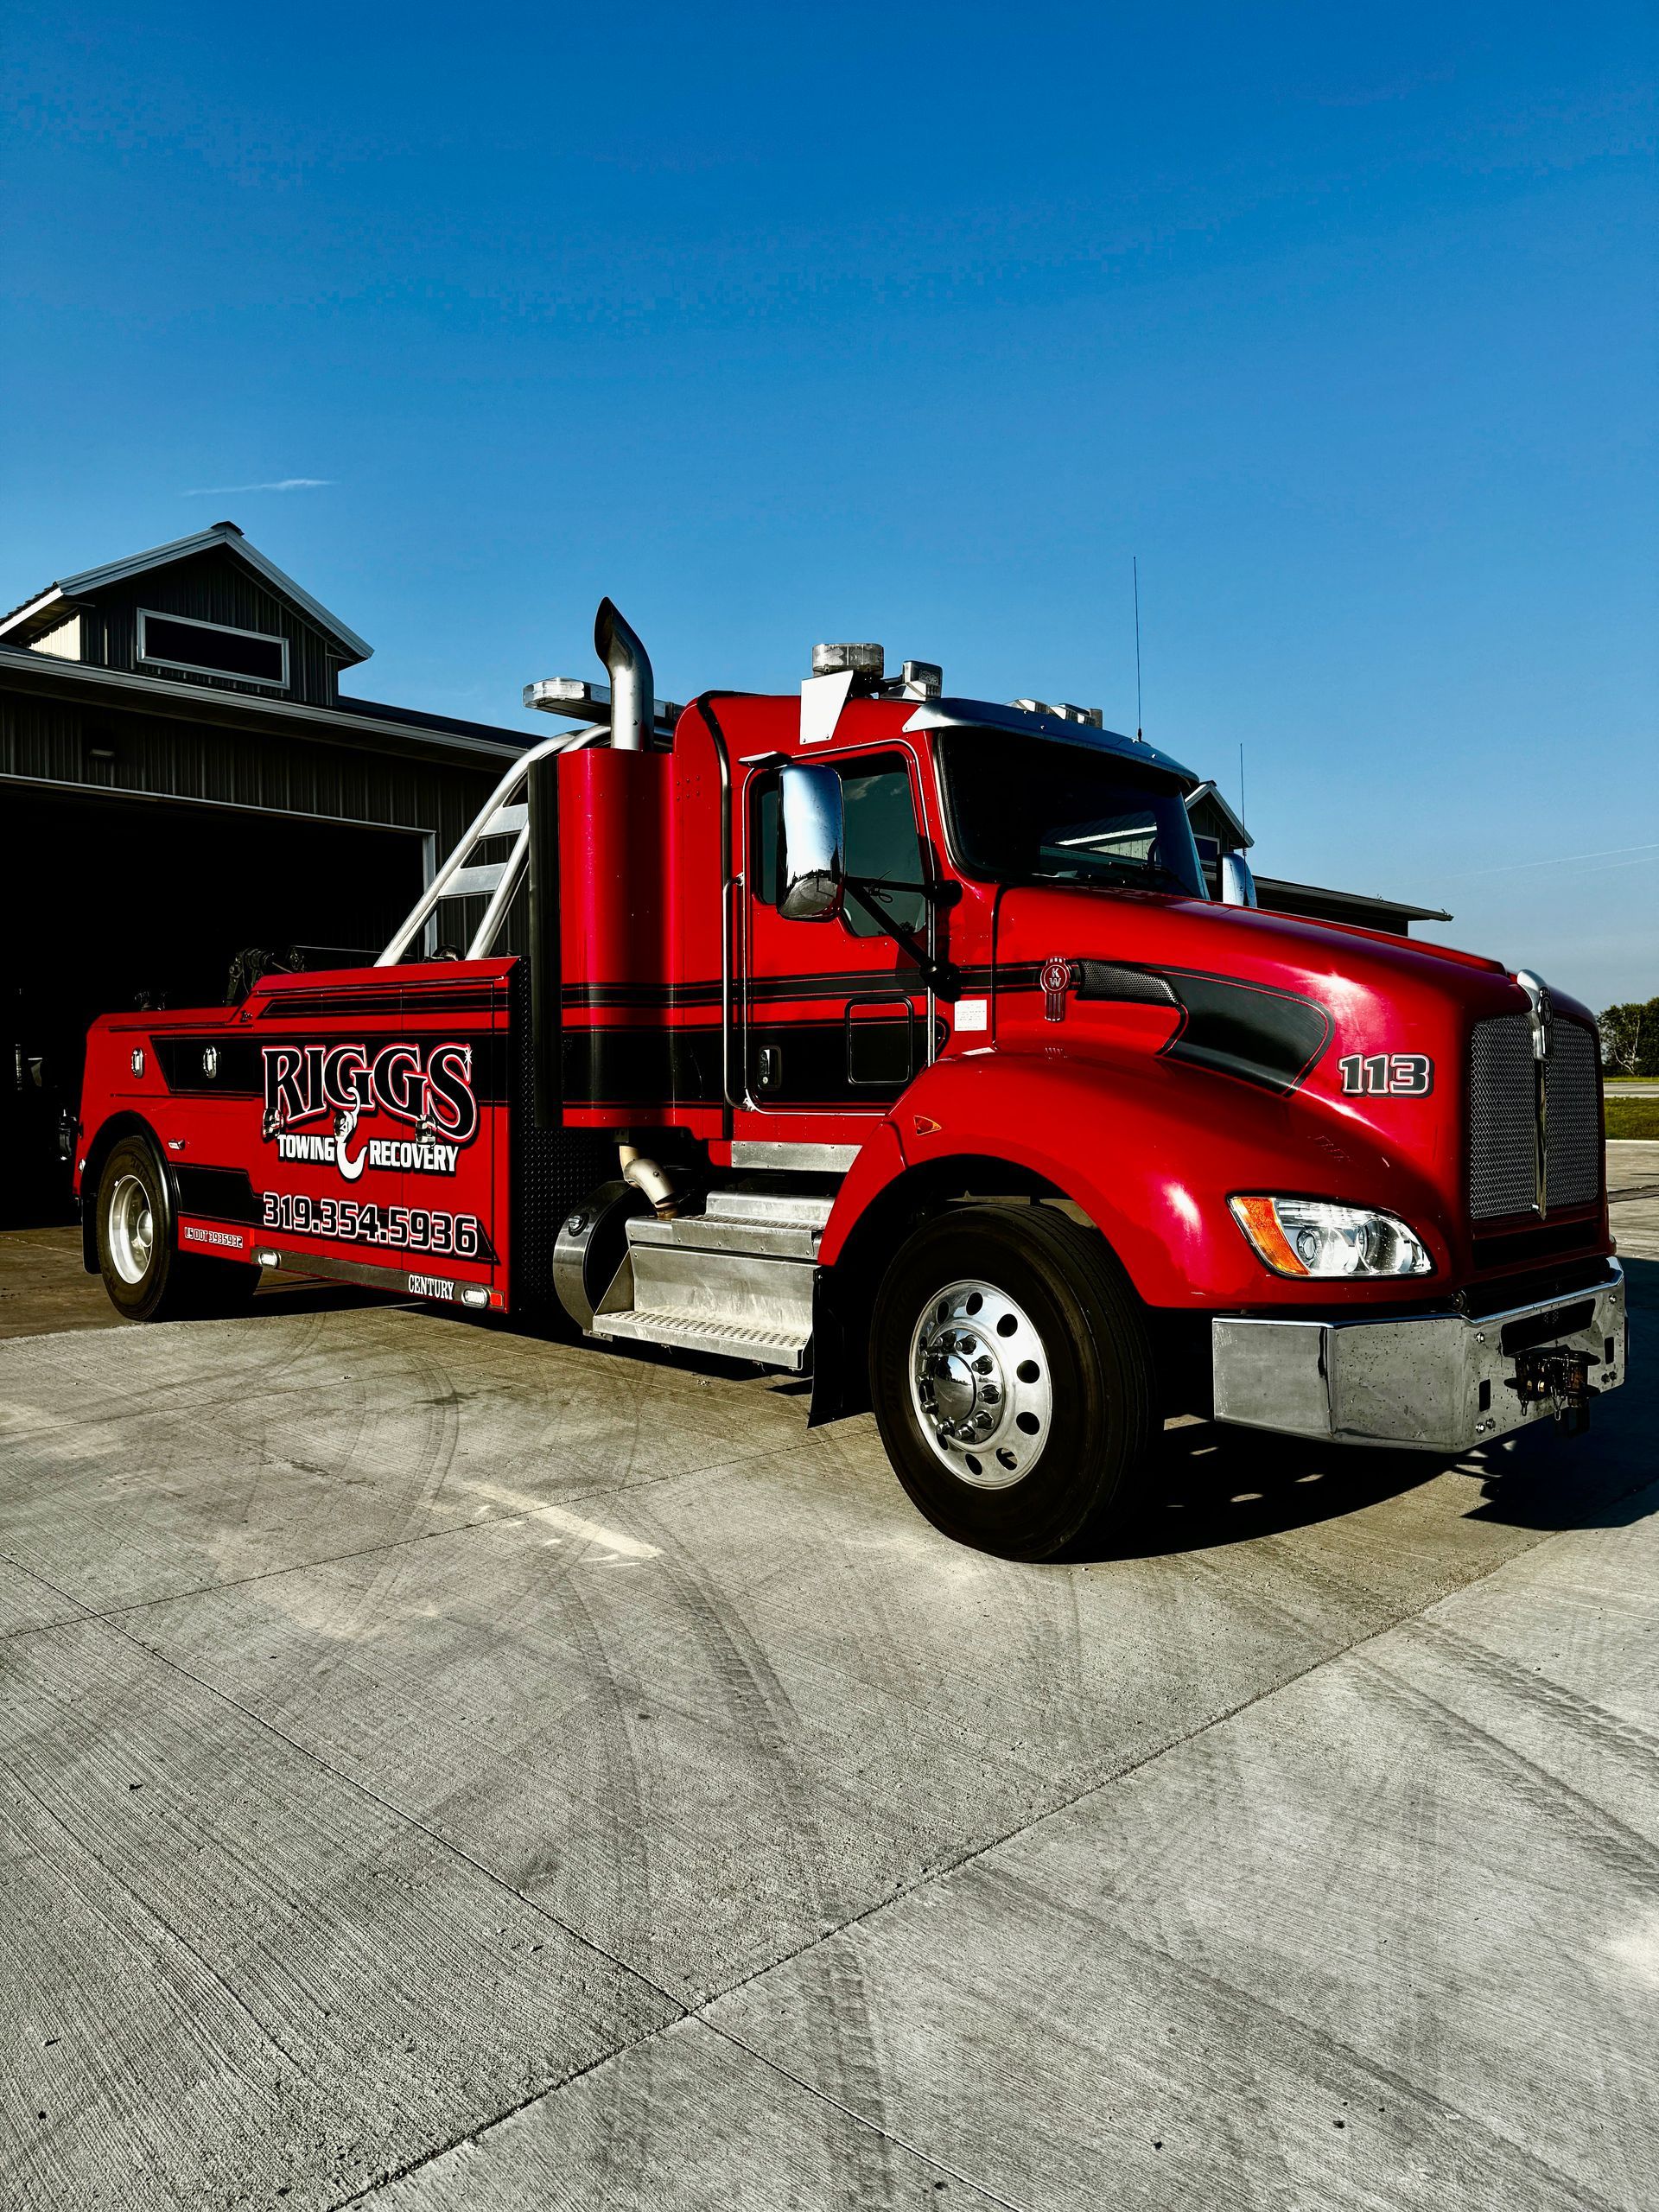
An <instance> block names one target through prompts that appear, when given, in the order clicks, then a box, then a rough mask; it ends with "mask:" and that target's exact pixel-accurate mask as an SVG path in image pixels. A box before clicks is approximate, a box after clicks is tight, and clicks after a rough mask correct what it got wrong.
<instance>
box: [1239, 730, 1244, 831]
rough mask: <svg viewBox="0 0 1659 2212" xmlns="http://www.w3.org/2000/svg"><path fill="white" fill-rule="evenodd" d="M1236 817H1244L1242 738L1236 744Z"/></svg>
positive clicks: (1240, 818) (1241, 818)
mask: <svg viewBox="0 0 1659 2212" xmlns="http://www.w3.org/2000/svg"><path fill="white" fill-rule="evenodd" d="M1238 818H1239V820H1240V821H1241V822H1242V821H1243V819H1244V741H1243V739H1242V738H1241V739H1240V740H1239V746H1238Z"/></svg>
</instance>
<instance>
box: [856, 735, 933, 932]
mask: <svg viewBox="0 0 1659 2212" xmlns="http://www.w3.org/2000/svg"><path fill="white" fill-rule="evenodd" d="M841 785H842V795H843V799H844V803H845V805H846V809H847V874H848V877H849V880H851V881H852V882H855V883H857V884H859V885H861V887H863V888H864V890H865V893H866V895H867V896H868V898H869V899H870V902H871V905H872V906H876V907H877V908H878V909H879V910H880V912H882V913H883V914H885V915H886V916H887V918H888V919H889V920H891V921H894V922H897V923H898V924H899V927H900V928H901V929H906V930H913V931H919V930H921V929H923V928H924V927H925V925H926V922H927V900H926V899H925V897H924V896H923V894H922V886H923V884H924V882H925V880H926V879H925V875H924V873H923V868H922V849H921V842H920V840H919V838H918V835H917V829H916V809H915V806H914V805H913V804H912V800H911V796H910V776H909V773H908V772H907V771H906V768H905V767H904V766H903V765H902V763H898V762H894V763H892V764H888V763H887V762H883V763H881V764H880V766H874V767H870V768H860V767H851V768H849V769H844V770H843V771H842V779H841ZM842 918H843V919H844V920H845V922H846V924H847V926H848V928H849V930H850V931H852V933H853V935H854V936H855V937H880V935H881V933H882V931H881V925H880V922H879V921H877V919H876V918H875V916H874V914H873V913H871V912H870V911H869V907H868V906H865V905H864V904H863V902H862V901H861V899H855V898H852V897H851V896H849V898H848V899H847V900H846V903H845V905H844V906H842Z"/></svg>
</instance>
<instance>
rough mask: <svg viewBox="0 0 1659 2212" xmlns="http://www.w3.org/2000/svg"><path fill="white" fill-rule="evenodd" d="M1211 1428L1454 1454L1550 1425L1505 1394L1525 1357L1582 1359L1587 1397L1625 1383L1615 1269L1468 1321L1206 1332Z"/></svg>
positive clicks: (1545, 1410) (1546, 1410)
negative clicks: (1561, 1353) (1546, 1350)
mask: <svg viewBox="0 0 1659 2212" xmlns="http://www.w3.org/2000/svg"><path fill="white" fill-rule="evenodd" d="M1544 1345H1559V1346H1560V1347H1562V1348H1563V1349H1565V1350H1567V1351H1575V1352H1582V1353H1583V1354H1584V1355H1585V1357H1586V1362H1587V1363H1588V1367H1589V1384H1590V1389H1591V1392H1592V1395H1594V1394H1599V1392H1601V1391H1604V1390H1616V1389H1618V1386H1619V1384H1620V1383H1623V1381H1624V1363H1625V1333H1624V1274H1623V1272H1622V1270H1621V1269H1620V1268H1619V1267H1618V1262H1616V1261H1611V1260H1610V1261H1609V1262H1608V1263H1607V1272H1606V1275H1605V1278H1604V1279H1603V1280H1601V1281H1598V1282H1596V1283H1594V1284H1592V1286H1591V1287H1589V1288H1587V1289H1584V1290H1577V1291H1573V1292H1571V1293H1569V1294H1567V1296H1565V1297H1562V1298H1551V1299H1546V1300H1544V1301H1543V1302H1542V1303H1541V1304H1540V1305H1535V1306H1515V1307H1512V1308H1510V1309H1508V1310H1506V1311H1505V1312H1503V1313H1492V1314H1488V1315H1487V1316H1485V1317H1484V1319H1480V1320H1478V1321H1471V1320H1465V1319H1464V1317H1463V1316H1462V1315H1461V1314H1459V1313H1436V1314H1432V1315H1429V1316H1427V1317H1426V1318H1424V1319H1421V1320H1416V1319H1407V1320H1387V1321H1370V1320H1366V1319H1363V1317H1361V1316H1356V1317H1355V1319H1353V1320H1351V1321H1347V1320H1343V1321H1332V1320H1328V1319H1327V1320H1306V1321H1300V1320H1282V1321H1281V1320H1256V1319H1243V1318H1240V1319H1233V1318H1230V1317H1224V1316H1217V1319H1215V1320H1214V1321H1212V1322H1211V1356H1212V1358H1213V1361H1214V1367H1215V1392H1216V1419H1217V1421H1236V1422H1239V1423H1240V1424H1241V1425H1242V1426H1243V1427H1246V1428H1271V1429H1276V1430H1279V1431H1280V1432H1281V1433H1283V1434H1285V1435H1287V1436H1318V1437H1330V1438H1332V1439H1333V1440H1336V1441H1338V1442H1339V1443H1345V1444H1392V1445H1396V1446H1405V1447H1407V1448H1408V1449H1410V1448H1415V1449H1417V1450H1419V1451H1425V1452H1461V1451H1464V1450H1465V1449H1466V1448H1467V1447H1468V1446H1470V1445H1471V1444H1479V1443H1484V1441H1485V1440H1487V1439H1488V1438H1490V1437H1493V1436H1501V1435H1503V1433H1504V1432H1505V1431H1506V1430H1509V1429H1512V1428H1522V1427H1526V1425H1527V1424H1528V1423H1529V1421H1539V1420H1548V1418H1549V1414H1550V1406H1549V1402H1548V1400H1544V1401H1542V1402H1539V1401H1536V1400H1534V1401H1532V1402H1528V1401H1527V1400H1525V1399H1523V1398H1522V1396H1521V1395H1520V1394H1519V1392H1518V1391H1516V1389H1513V1388H1511V1387H1510V1386H1511V1385H1512V1384H1513V1383H1514V1381H1515V1379H1516V1372H1517V1368H1518V1366H1519V1363H1520V1362H1521V1360H1522V1356H1523V1354H1524V1353H1526V1352H1528V1351H1536V1350H1537V1349H1538V1348H1539V1347H1541V1346H1544Z"/></svg>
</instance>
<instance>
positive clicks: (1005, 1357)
mask: <svg viewBox="0 0 1659 2212" xmlns="http://www.w3.org/2000/svg"><path fill="white" fill-rule="evenodd" d="M908 1372H909V1376H910V1395H911V1403H912V1407H913V1408H914V1409H915V1414H916V1418H917V1421H918V1423H919V1424H920V1427H921V1431H922V1433H923V1435H924V1436H925V1437H926V1439H927V1440H928V1442H929V1444H930V1445H931V1447H932V1450H933V1453H934V1456H935V1458H936V1459H938V1460H940V1461H941V1463H942V1464H943V1465H945V1466H946V1467H948V1468H949V1469H950V1472H951V1473H952V1474H953V1475H954V1476H956V1478H957V1480H958V1481H960V1482H964V1483H967V1484H969V1485H970V1486H971V1487H973V1488H975V1489H978V1490H1006V1489H1007V1488H1008V1486H1009V1485H1010V1484H1014V1483H1017V1482H1020V1481H1022V1480H1023V1479H1024V1478H1025V1477H1026V1476H1027V1475H1028V1474H1029V1473H1030V1472H1031V1471H1032V1469H1033V1466H1035V1465H1036V1464H1037V1461H1038V1459H1039V1458H1040V1457H1041V1456H1042V1451H1043V1447H1044V1446H1045V1444H1046V1442H1047V1440H1048V1433H1049V1430H1050V1428H1051V1427H1052V1423H1053V1412H1054V1402H1053V1390H1052V1383H1051V1382H1050V1379H1049V1366H1048V1351H1047V1347H1046V1345H1045V1344H1044V1342H1043V1340H1042V1338H1041V1337H1040V1336H1039V1334H1038V1332H1037V1330H1036V1328H1035V1326H1034V1325H1033V1323H1032V1321H1031V1319H1030V1317H1029V1316H1028V1315H1027V1313H1025V1311H1024V1310H1023V1308H1022V1307H1020V1306H1018V1305H1016V1304H1015V1302H1014V1300H1013V1299H1011V1298H1010V1297H1008V1295H1007V1293H1006V1292H1004V1291H1001V1290H998V1289H997V1288H996V1287H995V1284H992V1283H987V1282H976V1281H963V1282H953V1283H949V1284H947V1285H946V1286H945V1287H944V1289H943V1290H940V1291H938V1292H936V1293H935V1294H934V1295H933V1296H932V1297H931V1298H930V1299H929V1300H928V1302H927V1304H926V1305H925V1306H924V1307H923V1309H922V1313H921V1315H920V1318H919V1319H918V1321H917V1323H916V1326H915V1328H914V1330H913V1331H912V1334H911V1340H910V1360H909V1367H908Z"/></svg>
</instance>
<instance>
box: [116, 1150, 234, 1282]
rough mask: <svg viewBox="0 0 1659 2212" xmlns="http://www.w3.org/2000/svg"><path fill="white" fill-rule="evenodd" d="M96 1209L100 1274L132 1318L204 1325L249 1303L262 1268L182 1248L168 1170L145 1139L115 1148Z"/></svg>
mask: <svg viewBox="0 0 1659 2212" xmlns="http://www.w3.org/2000/svg"><path fill="white" fill-rule="evenodd" d="M95 1205H96V1208H97V1212H96V1217H95V1221H96V1228H97V1234H98V1265H99V1274H101V1275H102V1276H103V1278H104V1287H105V1290H106V1291H108V1293H109V1294H110V1302H111V1305H112V1306H114V1307H115V1309H116V1311H117V1312H118V1313H123V1314H124V1315H125V1316H126V1318H127V1319H128V1320H130V1321H182V1320H200V1319H207V1317H208V1316H210V1315H213V1314H229V1313H239V1312H241V1311H242V1310H243V1309H244V1308H245V1306H247V1305H248V1304H249V1303H250V1302H251V1300H252V1297H253V1294H254V1292H255V1291H256V1290H257V1288H258V1287H259V1270H258V1268H257V1267H251V1266H247V1265H245V1264H244V1263H243V1262H239V1261H235V1260H203V1259H198V1258H196V1257H195V1256H194V1255H193V1254H189V1253H182V1252H181V1251H180V1250H179V1248H178V1224H177V1222H176V1220H175V1217H174V1211H173V1203H172V1194H171V1192H170V1191H169V1189H168V1180H167V1172H166V1170H165V1169H164V1168H163V1167H162V1163H161V1160H160V1159H159V1158H158V1156H157V1154H156V1149H155V1147H154V1146H153V1145H151V1144H150V1143H149V1141H148V1140H147V1139H145V1138H143V1137H142V1136H130V1137H123V1138H122V1139H121V1141H120V1142H119V1143H118V1144H117V1145H116V1146H115V1147H113V1148H112V1150H111V1154H110V1156H109V1158H108V1159H107V1160H105V1163H104V1171H103V1173H102V1174H100V1175H99V1179H98V1196H97V1198H96V1201H95Z"/></svg>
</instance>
